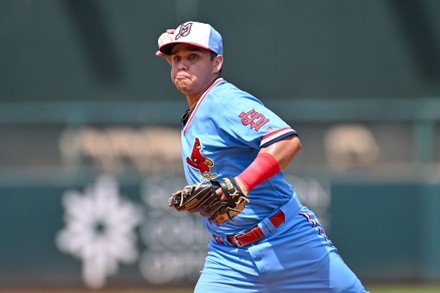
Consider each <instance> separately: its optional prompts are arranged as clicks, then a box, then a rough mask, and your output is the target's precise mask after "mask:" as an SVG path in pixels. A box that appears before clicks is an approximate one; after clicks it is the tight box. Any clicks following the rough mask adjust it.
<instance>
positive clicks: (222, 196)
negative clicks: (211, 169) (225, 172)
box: [215, 188, 228, 201]
mask: <svg viewBox="0 0 440 293" xmlns="http://www.w3.org/2000/svg"><path fill="white" fill-rule="evenodd" d="M215 193H216V194H217V195H218V196H220V200H221V201H227V200H228V197H227V196H226V194H225V193H224V192H223V189H221V188H218V189H217V190H216V191H215Z"/></svg>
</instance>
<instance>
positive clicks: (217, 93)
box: [210, 80, 263, 106]
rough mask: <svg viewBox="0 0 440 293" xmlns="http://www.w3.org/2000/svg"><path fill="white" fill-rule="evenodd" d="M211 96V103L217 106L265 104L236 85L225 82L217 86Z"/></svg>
mask: <svg viewBox="0 0 440 293" xmlns="http://www.w3.org/2000/svg"><path fill="white" fill-rule="evenodd" d="M210 95H211V96H212V99H211V102H212V103H215V104H226V105H229V106H231V105H241V104H246V103H258V104H263V103H262V102H261V101H260V100H259V99H258V98H256V97H255V96H254V95H252V94H250V93H249V92H247V91H244V90H242V89H240V88H239V87H237V86H236V85H234V84H232V83H230V82H228V81H226V80H223V81H222V82H220V83H219V84H218V85H217V86H215V87H214V88H213V89H212V90H211V92H210Z"/></svg>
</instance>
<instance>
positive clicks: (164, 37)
mask: <svg viewBox="0 0 440 293" xmlns="http://www.w3.org/2000/svg"><path fill="white" fill-rule="evenodd" d="M172 41H173V34H170V33H168V32H165V33H163V34H161V35H160V37H159V39H158V40H157V45H158V46H159V48H160V47H162V46H163V45H165V44H167V43H170V42H172Z"/></svg>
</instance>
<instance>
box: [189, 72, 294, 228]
mask: <svg viewBox="0 0 440 293" xmlns="http://www.w3.org/2000/svg"><path fill="white" fill-rule="evenodd" d="M294 134H296V132H295V130H293V129H292V128H291V127H290V126H289V125H288V124H287V123H286V122H284V121H283V120H282V119H281V118H280V117H278V116H277V115H275V114H274V113H273V112H272V111H270V110H269V109H268V108H266V107H264V105H263V104H262V103H261V102H260V101H259V100H258V99H257V98H255V97H254V96H252V95H250V94H249V93H246V92H244V91H242V90H240V89H238V88H237V87H235V86H234V85H232V84H231V83H228V82H226V81H225V80H223V79H221V78H220V79H218V80H217V81H216V82H215V83H214V84H213V85H212V86H211V88H210V89H209V90H208V91H207V92H205V94H204V95H203V96H202V98H201V99H200V100H199V101H198V103H197V104H196V106H195V108H194V110H193V112H192V113H191V115H190V116H189V117H188V121H187V123H186V125H185V126H184V128H183V130H182V149H183V152H182V156H183V157H182V159H183V165H184V169H185V175H186V179H187V181H188V183H189V184H194V183H196V182H201V181H206V180H210V179H215V178H221V177H231V176H232V177H235V176H237V175H239V174H240V173H241V172H243V170H244V169H246V168H247V167H248V166H249V165H250V164H251V163H252V162H253V161H254V159H255V157H256V156H257V154H258V152H259V150H260V148H261V147H264V146H267V145H270V144H271V143H274V142H276V141H278V140H280V139H282V138H284V137H286V136H289V135H294ZM292 195H293V187H292V185H290V184H289V183H288V182H287V181H286V180H285V179H284V174H283V173H282V172H280V173H278V174H276V175H275V176H273V177H272V178H270V179H269V180H267V181H265V182H263V183H261V184H260V185H258V186H256V187H255V189H253V190H252V191H251V192H250V193H249V200H250V202H249V203H248V204H247V205H246V206H245V209H244V211H243V212H242V213H240V214H239V215H238V216H237V217H235V218H234V222H233V223H232V222H231V221H230V220H228V221H227V222H226V223H225V224H222V225H216V224H214V223H211V222H210V221H209V220H207V219H205V222H206V224H207V226H208V229H209V230H210V231H211V232H212V233H213V234H237V233H239V232H243V231H245V230H248V229H250V228H252V227H254V226H255V225H256V224H257V223H258V222H260V221H261V220H262V219H264V218H265V217H267V216H268V215H270V214H271V213H273V211H274V210H276V209H278V208H279V207H281V206H282V205H283V204H284V203H286V202H287V201H288V200H289V198H290V197H292Z"/></svg>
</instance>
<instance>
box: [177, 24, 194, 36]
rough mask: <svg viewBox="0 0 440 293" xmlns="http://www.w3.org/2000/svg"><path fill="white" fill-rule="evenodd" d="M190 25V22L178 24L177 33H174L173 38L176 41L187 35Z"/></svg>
mask: <svg viewBox="0 0 440 293" xmlns="http://www.w3.org/2000/svg"><path fill="white" fill-rule="evenodd" d="M191 26H192V22H188V23H185V24H182V25H181V26H180V29H179V33H178V34H177V35H176V38H175V40H176V41H177V40H178V39H180V38H181V37H186V36H188V35H189V33H190V32H191Z"/></svg>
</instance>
